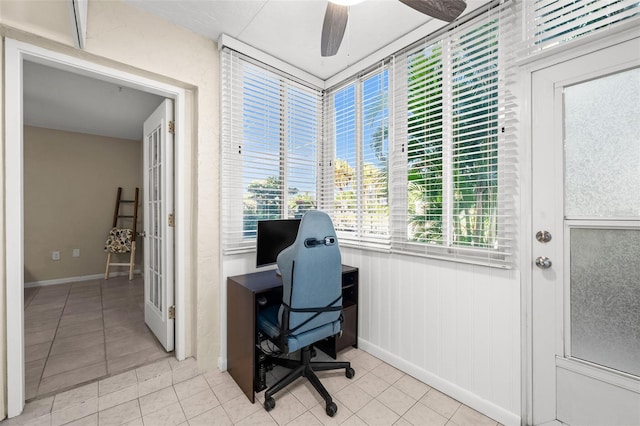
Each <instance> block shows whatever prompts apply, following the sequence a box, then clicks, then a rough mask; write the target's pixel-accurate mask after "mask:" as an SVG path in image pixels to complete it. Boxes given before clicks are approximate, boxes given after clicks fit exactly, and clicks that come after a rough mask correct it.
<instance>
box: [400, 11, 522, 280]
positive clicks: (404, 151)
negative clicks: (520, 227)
mask: <svg viewBox="0 0 640 426" xmlns="http://www.w3.org/2000/svg"><path fill="white" fill-rule="evenodd" d="M514 27H515V26H514V25H513V17H512V16H511V13H510V12H509V9H508V8H506V7H504V6H503V7H496V8H493V9H492V10H491V11H489V12H488V13H486V14H483V15H481V16H480V17H479V18H476V19H474V20H472V21H470V22H467V23H465V24H463V25H461V26H459V27H457V28H455V29H453V30H451V31H450V32H448V33H446V34H444V35H443V36H441V37H440V38H436V39H431V40H427V41H425V42H424V43H422V44H420V45H419V46H417V47H414V48H411V49H409V50H407V51H406V52H402V53H400V54H398V55H396V56H395V58H394V59H395V61H394V62H395V63H394V85H395V88H394V131H393V135H394V137H393V139H394V147H393V152H392V158H393V160H392V173H393V178H392V193H393V197H392V204H393V213H392V250H394V251H396V252H402V253H410V254H419V255H426V256H432V257H442V258H447V259H452V258H455V259H456V260H460V261H466V262H471V263H481V264H487V265H491V266H500V267H508V266H509V265H510V255H511V254H512V251H513V247H512V246H513V239H514V229H513V227H514V217H515V206H514V205H513V203H512V199H513V194H514V193H515V190H516V185H517V179H516V176H515V174H514V170H515V161H516V158H515V155H516V150H515V148H514V147H515V133H514V126H513V119H514V117H515V114H514V113H513V111H512V105H511V104H510V103H509V102H510V101H509V99H510V97H509V94H508V90H507V84H506V80H507V79H506V72H507V71H506V68H505V64H506V61H505V57H507V55H508V52H509V47H510V46H509V42H507V40H508V39H509V34H511V32H512V31H513V30H514Z"/></svg>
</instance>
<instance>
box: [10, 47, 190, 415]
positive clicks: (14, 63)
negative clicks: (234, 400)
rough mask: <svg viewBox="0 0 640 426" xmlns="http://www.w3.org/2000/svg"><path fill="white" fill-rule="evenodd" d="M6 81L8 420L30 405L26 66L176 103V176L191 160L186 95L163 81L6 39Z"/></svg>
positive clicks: (178, 336) (181, 270)
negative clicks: (26, 298)
mask: <svg viewBox="0 0 640 426" xmlns="http://www.w3.org/2000/svg"><path fill="white" fill-rule="evenodd" d="M5 58H6V61H5V70H6V72H5V77H6V80H7V81H11V82H12V84H10V85H7V88H6V91H5V106H6V112H5V123H6V134H5V141H6V147H5V173H6V175H5V176H6V182H7V185H6V192H5V206H6V216H5V217H6V225H7V226H6V247H5V249H6V250H5V253H6V280H7V341H8V342H11V344H10V345H8V347H7V364H8V368H7V376H8V377H7V391H8V392H7V394H8V415H9V417H14V416H16V415H18V414H19V413H20V412H21V411H22V409H23V407H24V401H25V354H24V343H25V340H24V326H25V324H24V290H23V288H24V268H23V265H24V239H23V236H24V207H23V206H24V204H23V202H24V192H23V167H24V165H23V161H22V160H23V148H24V146H23V136H24V128H23V123H24V121H23V93H22V88H23V84H22V83H23V74H22V69H23V65H24V63H25V61H31V62H36V63H40V64H44V65H47V66H51V67H54V68H57V69H62V70H67V71H70V72H73V73H77V74H81V75H85V76H89V77H91V78H95V79H98V80H103V81H109V82H114V83H117V84H119V85H121V86H123V87H131V88H135V89H137V90H141V91H144V92H148V93H153V94H156V95H158V96H162V97H165V98H168V99H172V100H173V101H174V102H175V125H174V129H175V142H176V158H177V161H176V162H175V168H174V173H175V176H176V178H178V179H180V178H181V177H184V176H185V173H186V169H187V167H186V161H187V159H186V157H185V156H184V152H183V148H181V146H183V144H184V137H185V136H184V135H185V134H184V129H183V125H182V124H183V123H184V117H185V92H184V90H182V89H180V88H178V87H175V86H171V85H166V84H164V83H160V82H157V81H155V80H152V79H148V78H141V77H139V76H137V75H133V74H130V73H125V72H121V71H118V70H115V69H112V68H109V67H105V66H99V65H97V64H94V63H91V62H89V61H85V60H80V59H77V58H74V57H69V56H67V55H62V54H59V53H57V52H53V51H49V50H46V49H42V48H38V47H36V46H33V45H29V44H26V43H21V42H17V41H15V40H10V39H7V40H6V44H5ZM14 83H15V84H14ZM172 149H173V148H172ZM175 208H176V210H177V212H178V213H179V212H185V210H186V206H185V205H184V197H183V196H181V191H180V189H178V190H177V191H176V201H175ZM178 218H179V220H176V223H175V239H176V247H178V248H179V247H184V243H185V242H184V241H185V240H184V238H185V236H184V235H183V233H182V232H180V230H181V229H186V227H183V228H181V225H184V223H186V220H187V219H186V214H185V215H184V216H182V217H180V216H178ZM184 264H185V258H184V252H182V251H181V250H178V249H177V250H176V253H175V274H174V275H175V283H176V287H175V305H176V306H175V324H176V330H175V356H176V358H177V359H179V360H182V359H184V357H185V331H184V314H185V309H184V308H185V307H184V281H185V279H184V277H185V273H186V272H185V267H184Z"/></svg>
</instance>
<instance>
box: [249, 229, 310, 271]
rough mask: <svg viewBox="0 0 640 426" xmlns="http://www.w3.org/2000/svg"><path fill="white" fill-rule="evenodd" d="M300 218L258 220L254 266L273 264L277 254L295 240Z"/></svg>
mask: <svg viewBox="0 0 640 426" xmlns="http://www.w3.org/2000/svg"><path fill="white" fill-rule="evenodd" d="M299 226H300V219H277V220H260V221H258V232H257V235H256V267H260V266H267V265H273V264H274V263H276V260H277V258H278V254H280V252H281V251H282V250H284V249H286V248H287V247H289V246H290V245H291V244H293V242H294V241H295V240H296V236H297V235H298V227H299Z"/></svg>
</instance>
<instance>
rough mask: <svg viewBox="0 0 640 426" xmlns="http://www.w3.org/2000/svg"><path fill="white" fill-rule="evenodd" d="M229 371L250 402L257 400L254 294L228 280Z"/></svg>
mask: <svg viewBox="0 0 640 426" xmlns="http://www.w3.org/2000/svg"><path fill="white" fill-rule="evenodd" d="M227 370H228V371H229V374H230V375H231V377H233V379H234V380H235V381H236V383H237V384H238V386H240V389H242V391H243V392H244V393H245V395H247V398H249V401H251V402H252V403H253V402H254V401H255V395H254V392H253V389H254V388H253V380H254V377H255V300H254V294H253V293H252V292H250V291H248V290H247V289H246V288H244V287H243V286H241V285H238V284H236V283H234V282H233V281H231V280H227Z"/></svg>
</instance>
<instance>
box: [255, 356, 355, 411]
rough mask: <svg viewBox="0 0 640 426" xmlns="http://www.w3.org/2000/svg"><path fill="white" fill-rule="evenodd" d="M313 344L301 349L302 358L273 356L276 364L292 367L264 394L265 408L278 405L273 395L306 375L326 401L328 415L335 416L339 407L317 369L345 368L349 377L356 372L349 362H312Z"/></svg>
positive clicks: (270, 408) (268, 408)
mask: <svg viewBox="0 0 640 426" xmlns="http://www.w3.org/2000/svg"><path fill="white" fill-rule="evenodd" d="M311 352H312V349H311V346H306V347H304V348H302V349H301V352H300V360H299V361H297V360H290V359H282V358H272V361H273V362H274V364H277V365H281V366H283V367H286V368H290V369H291V372H289V374H287V375H286V376H285V377H283V378H282V379H280V380H279V381H278V382H277V383H276V384H274V385H273V386H271V387H270V388H269V389H267V391H266V392H265V394H264V408H265V410H267V411H271V410H272V409H273V408H274V407H275V406H276V401H275V399H273V395H275V394H276V393H277V392H279V391H281V390H282V389H284V388H285V387H287V386H288V385H290V384H291V383H293V382H294V381H295V380H297V379H298V378H300V377H306V378H307V380H309V382H310V383H311V385H312V386H313V387H314V388H315V390H316V391H317V392H318V393H319V394H320V395H321V396H322V398H323V399H324V400H325V403H326V413H327V415H328V416H330V417H333V416H334V415H335V414H336V412H337V411H338V407H337V406H336V404H335V403H334V402H333V399H332V398H331V395H329V392H328V391H327V389H326V388H325V387H324V386H323V385H322V383H321V382H320V379H319V378H318V376H317V375H316V373H315V371H327V370H338V369H341V368H344V369H345V376H346V377H347V378H349V379H351V378H353V376H355V374H356V372H355V371H354V370H353V368H351V363H349V362H312V361H311Z"/></svg>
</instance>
